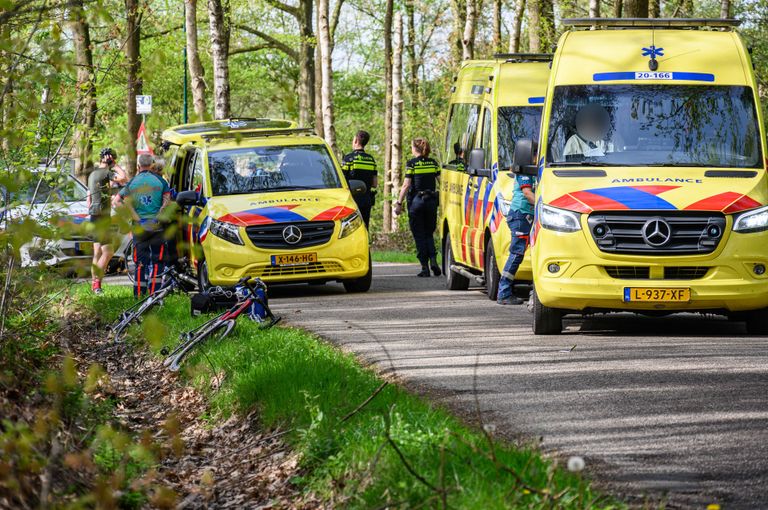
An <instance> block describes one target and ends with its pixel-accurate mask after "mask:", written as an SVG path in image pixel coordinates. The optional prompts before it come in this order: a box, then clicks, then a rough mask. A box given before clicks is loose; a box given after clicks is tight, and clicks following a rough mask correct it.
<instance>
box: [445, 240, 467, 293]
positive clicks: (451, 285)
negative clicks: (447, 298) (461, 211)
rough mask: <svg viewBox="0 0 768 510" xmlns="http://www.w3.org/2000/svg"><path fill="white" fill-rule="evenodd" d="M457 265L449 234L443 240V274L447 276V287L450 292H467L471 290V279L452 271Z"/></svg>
mask: <svg viewBox="0 0 768 510" xmlns="http://www.w3.org/2000/svg"><path fill="white" fill-rule="evenodd" d="M455 264H456V260H455V259H454V258H453V248H451V236H450V235H448V232H446V233H445V238H443V274H445V285H446V287H447V288H448V290H467V289H468V288H469V278H467V277H466V276H464V275H462V274H459V273H457V272H455V271H453V270H452V269H451V266H453V265H455Z"/></svg>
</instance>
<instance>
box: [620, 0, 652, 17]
mask: <svg viewBox="0 0 768 510" xmlns="http://www.w3.org/2000/svg"><path fill="white" fill-rule="evenodd" d="M624 17H626V18H647V17H648V0H624Z"/></svg>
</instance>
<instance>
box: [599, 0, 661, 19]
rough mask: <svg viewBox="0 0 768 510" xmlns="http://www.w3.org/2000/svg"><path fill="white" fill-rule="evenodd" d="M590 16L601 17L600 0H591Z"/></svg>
mask: <svg viewBox="0 0 768 510" xmlns="http://www.w3.org/2000/svg"><path fill="white" fill-rule="evenodd" d="M657 1H658V0H657ZM589 17H590V18H599V17H600V0H589Z"/></svg>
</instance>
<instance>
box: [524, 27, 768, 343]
mask: <svg viewBox="0 0 768 510" xmlns="http://www.w3.org/2000/svg"><path fill="white" fill-rule="evenodd" d="M585 21H586V20H585ZM593 21H595V20H593ZM645 21H646V22H647V23H648V24H649V25H650V24H653V23H658V26H656V27H652V26H648V27H645V28H628V27H624V28H625V29H622V30H605V29H599V28H600V26H599V25H598V29H597V30H574V31H569V32H566V33H565V34H563V36H562V37H561V38H560V41H559V43H558V48H557V51H556V53H555V56H554V60H553V64H552V73H551V77H550V81H549V86H548V90H547V95H546V101H545V105H544V114H543V122H542V132H541V137H540V143H539V152H538V173H539V175H540V181H539V187H538V190H537V204H536V219H535V224H534V229H533V231H532V235H531V241H532V249H531V251H532V264H533V272H534V286H535V295H534V302H533V306H534V332H535V333H539V334H556V333H559V332H560V331H561V328H562V323H561V318H562V316H563V315H564V314H567V313H573V312H577V313H589V312H600V311H636V312H641V313H651V314H665V313H669V312H680V311H697V312H713V313H721V314H725V315H728V316H729V317H731V318H732V319H734V320H746V322H747V329H748V330H749V331H751V332H754V333H766V332H768V331H766V324H767V322H766V321H768V318H767V317H766V315H768V311H766V310H765V308H766V307H768V272H766V270H765V269H766V266H768V250H766V246H768V209H766V208H765V206H766V204H768V180H767V179H768V178H767V177H766V160H765V132H764V130H763V116H762V112H761V110H760V101H759V98H758V89H757V84H756V81H755V75H754V73H753V67H752V62H751V59H750V55H749V52H748V51H747V49H746V48H745V46H744V44H743V42H742V40H741V38H740V37H739V36H738V34H736V33H735V32H734V31H732V30H728V28H729V26H728V25H729V24H728V23H725V26H723V27H721V28H726V30H725V31H720V30H695V29H694V30H690V29H686V30H682V29H674V28H671V27H669V26H665V25H664V24H665V22H666V20H657V21H654V20H645ZM669 21H670V24H671V22H672V20H669ZM613 22H614V23H619V24H620V23H621V20H613ZM606 23H609V24H610V23H611V22H610V21H608V22H606ZM676 23H681V21H680V20H677V21H676ZM693 24H694V25H696V24H698V23H693ZM654 60H655V61H656V62H655V63H654V62H652V61H654ZM654 68H655V69H654ZM652 69H653V70H652ZM582 109H583V110H584V112H586V113H584V114H583V115H582V116H581V119H582V120H581V122H582V124H581V125H579V122H580V120H579V119H580V117H579V116H580V115H581V110H582ZM601 109H602V110H604V111H605V113H603V112H602V111H601ZM600 119H603V121H601V120H600ZM601 122H605V123H604V124H603V126H604V127H602V128H601V127H600V126H601ZM601 129H602V131H601ZM582 132H583V133H588V134H587V135H584V136H587V137H591V138H590V140H591V145H589V146H588V144H590V142H589V141H588V140H586V138H584V137H583V136H582ZM603 133H605V134H603ZM599 136H603V138H598V137H599ZM575 137H576V138H575ZM577 138H578V139H577ZM592 146H595V147H592Z"/></svg>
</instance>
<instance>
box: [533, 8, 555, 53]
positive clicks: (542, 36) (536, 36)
mask: <svg viewBox="0 0 768 510" xmlns="http://www.w3.org/2000/svg"><path fill="white" fill-rule="evenodd" d="M554 44H555V9H554V4H553V2H552V0H528V49H529V50H530V51H531V53H542V52H548V51H550V50H551V48H552V46H553V45H554Z"/></svg>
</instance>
